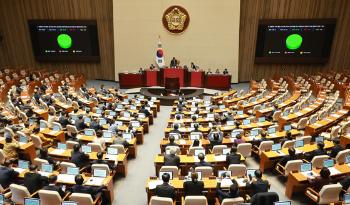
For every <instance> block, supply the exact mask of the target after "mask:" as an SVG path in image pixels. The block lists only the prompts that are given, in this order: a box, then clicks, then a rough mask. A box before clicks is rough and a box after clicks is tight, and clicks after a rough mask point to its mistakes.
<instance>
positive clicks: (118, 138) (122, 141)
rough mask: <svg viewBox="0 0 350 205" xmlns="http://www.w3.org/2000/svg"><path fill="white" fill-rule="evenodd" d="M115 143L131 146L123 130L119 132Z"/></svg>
mask: <svg viewBox="0 0 350 205" xmlns="http://www.w3.org/2000/svg"><path fill="white" fill-rule="evenodd" d="M113 144H119V145H123V146H124V147H125V148H126V147H129V146H130V144H129V142H128V141H126V139H124V138H123V134H122V132H118V134H117V137H116V138H115V139H114V141H113Z"/></svg>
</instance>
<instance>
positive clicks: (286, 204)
mask: <svg viewBox="0 0 350 205" xmlns="http://www.w3.org/2000/svg"><path fill="white" fill-rule="evenodd" d="M273 205H292V202H291V201H277V202H274V203H273Z"/></svg>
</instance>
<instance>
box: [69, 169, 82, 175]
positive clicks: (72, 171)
mask: <svg viewBox="0 0 350 205" xmlns="http://www.w3.org/2000/svg"><path fill="white" fill-rule="evenodd" d="M67 174H69V175H79V167H67Z"/></svg>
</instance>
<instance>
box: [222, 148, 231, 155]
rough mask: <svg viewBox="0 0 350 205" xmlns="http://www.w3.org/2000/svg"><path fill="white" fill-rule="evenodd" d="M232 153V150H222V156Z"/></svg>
mask: <svg viewBox="0 0 350 205" xmlns="http://www.w3.org/2000/svg"><path fill="white" fill-rule="evenodd" d="M230 152H231V149H230V148H226V149H222V154H223V155H226V154H230Z"/></svg>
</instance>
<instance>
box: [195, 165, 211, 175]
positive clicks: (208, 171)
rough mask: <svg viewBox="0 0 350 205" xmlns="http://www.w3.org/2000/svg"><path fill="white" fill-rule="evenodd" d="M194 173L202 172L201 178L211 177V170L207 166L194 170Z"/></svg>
mask: <svg viewBox="0 0 350 205" xmlns="http://www.w3.org/2000/svg"><path fill="white" fill-rule="evenodd" d="M195 171H196V172H202V177H211V176H213V168H212V167H207V166H201V167H196V168H195Z"/></svg>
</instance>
